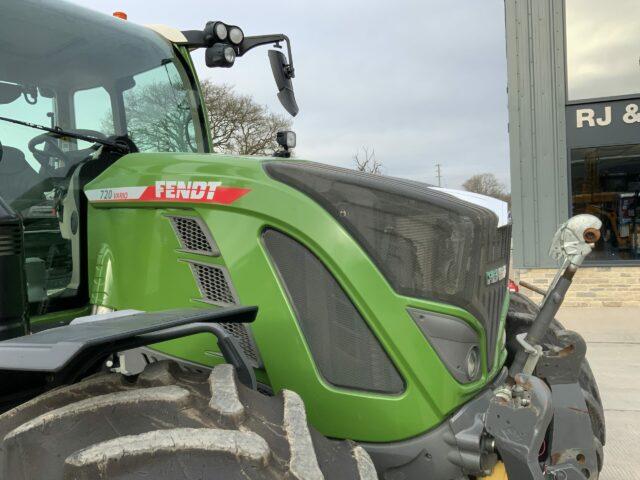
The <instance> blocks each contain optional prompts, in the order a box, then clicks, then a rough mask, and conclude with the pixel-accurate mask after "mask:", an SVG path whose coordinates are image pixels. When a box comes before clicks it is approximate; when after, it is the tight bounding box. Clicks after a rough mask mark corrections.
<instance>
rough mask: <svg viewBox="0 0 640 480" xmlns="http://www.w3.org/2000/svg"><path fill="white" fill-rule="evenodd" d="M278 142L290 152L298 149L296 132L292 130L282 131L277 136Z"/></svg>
mask: <svg viewBox="0 0 640 480" xmlns="http://www.w3.org/2000/svg"><path fill="white" fill-rule="evenodd" d="M276 140H277V141H278V145H280V146H281V147H284V148H285V149H287V150H289V149H290V148H295V147H296V132H292V131H291V130H284V131H280V132H278V133H277V135H276Z"/></svg>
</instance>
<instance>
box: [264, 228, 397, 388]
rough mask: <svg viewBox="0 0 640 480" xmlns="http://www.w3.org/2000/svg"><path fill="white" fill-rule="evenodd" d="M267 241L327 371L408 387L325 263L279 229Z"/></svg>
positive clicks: (346, 383) (370, 384)
mask: <svg viewBox="0 0 640 480" xmlns="http://www.w3.org/2000/svg"><path fill="white" fill-rule="evenodd" d="M263 241H264V244H265V247H266V249H267V251H268V252H269V256H270V257H271V261H272V262H273V265H274V267H275V268H276V270H277V271H278V273H279V275H280V279H281V281H282V284H283V287H284V289H285V290H286V292H287V294H288V297H289V303H290V305H291V307H292V308H293V310H294V311H295V315H296V319H297V321H298V324H299V325H300V328H301V330H302V333H303V334H304V337H305V339H306V341H307V344H308V345H309V350H310V351H311V355H312V356H313V359H314V361H315V363H316V365H317V367H318V370H319V371H320V373H321V374H322V376H323V377H324V378H325V379H326V380H327V381H328V382H329V383H331V384H333V385H336V386H340V387H346V388H351V389H357V390H366V391H372V392H382V393H400V392H402V391H403V390H404V382H403V380H402V378H401V377H400V374H399V373H398V372H397V370H396V369H395V367H394V365H393V363H391V360H389V357H388V356H387V354H386V352H385V351H384V349H383V348H382V346H381V345H380V343H379V342H378V339H377V338H376V337H375V336H374V334H373V333H372V332H371V330H370V329H369V327H368V325H367V323H366V322H365V320H364V319H363V318H362V316H361V315H360V313H359V312H358V310H357V309H356V307H355V306H354V305H353V303H352V302H351V300H350V299H349V297H348V296H347V294H346V293H345V292H344V290H343V289H342V288H341V287H340V285H339V284H338V282H337V280H336V279H335V278H334V277H333V275H332V274H331V273H330V272H329V271H328V270H327V268H326V267H325V266H324V265H323V264H322V262H321V261H320V260H319V259H318V258H317V257H316V256H315V255H314V254H313V253H311V252H310V251H309V250H308V249H307V248H306V247H305V246H303V245H302V244H300V243H299V242H297V241H296V240H294V239H293V238H291V237H289V236H287V235H285V234H283V233H280V232H278V231H276V230H266V231H265V232H264V234H263Z"/></svg>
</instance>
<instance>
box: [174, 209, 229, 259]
mask: <svg viewBox="0 0 640 480" xmlns="http://www.w3.org/2000/svg"><path fill="white" fill-rule="evenodd" d="M169 220H171V225H172V226H173V230H174V231H175V232H176V235H177V236H178V239H179V240H180V246H181V247H182V250H183V251H185V252H189V253H197V254H200V255H210V256H212V257H217V256H219V255H220V250H219V249H218V246H217V245H216V243H215V241H214V240H213V237H212V236H211V233H210V232H209V229H208V228H207V226H206V225H205V224H204V222H203V221H202V220H201V219H200V218H198V217H175V216H170V217H169Z"/></svg>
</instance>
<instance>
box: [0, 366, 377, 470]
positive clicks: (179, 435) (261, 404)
mask: <svg viewBox="0 0 640 480" xmlns="http://www.w3.org/2000/svg"><path fill="white" fill-rule="evenodd" d="M0 439H3V441H2V443H1V444H0V478H10V479H13V480H21V479H24V480H27V479H34V478H47V479H50V480H62V479H74V480H76V479H77V480H84V479H86V480H88V479H109V480H116V479H117V480H125V479H126V480H134V479H135V480H142V479H145V480H148V479H155V480H169V479H171V480H187V479H196V478H197V479H203V480H204V479H225V480H236V479H237V480H240V479H242V480H247V479H256V480H258V479H259V480H264V479H273V480H280V479H298V480H321V479H323V478H326V479H329V478H330V479H345V480H346V479H349V480H352V479H362V480H370V479H375V478H377V476H376V473H375V469H374V466H373V464H372V463H371V460H370V458H369V456H368V455H367V453H366V452H365V451H364V449H362V448H361V447H359V446H357V445H355V444H353V443H351V442H348V441H332V440H329V439H327V438H325V437H324V436H322V435H320V434H319V433H318V432H316V431H315V430H314V429H313V428H311V427H309V425H308V424H307V418H306V413H305V408H304V403H303V402H302V399H301V398H300V396H298V395H297V394H296V393H294V392H291V391H288V390H284V391H283V392H282V393H281V394H280V395H277V396H274V397H268V396H266V395H263V394H261V393H258V392H256V391H253V390H250V389H248V388H246V387H245V386H244V385H241V384H239V382H238V381H237V379H236V375H235V371H234V369H233V367H232V366H231V365H219V366H217V367H215V368H214V369H213V371H212V372H211V374H210V375H207V374H200V373H197V372H189V371H185V370H183V369H181V368H180V367H179V365H178V364H176V363H174V362H158V363H155V364H151V365H150V366H148V367H147V369H146V370H145V371H144V372H142V373H141V374H140V375H138V376H136V377H125V376H122V375H120V374H112V373H108V374H99V375H96V376H93V377H90V378H87V379H86V380H83V381H81V382H79V383H77V384H74V385H70V386H65V387H62V388H59V389H56V390H52V391H49V392H47V393H45V394H43V395H41V396H39V397H37V398H35V399H33V400H31V401H30V402H27V403H25V404H23V405H20V406H18V407H16V408H14V409H13V410H10V411H8V412H6V413H4V414H3V415H1V416H0Z"/></svg>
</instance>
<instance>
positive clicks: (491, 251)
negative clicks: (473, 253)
mask: <svg viewBox="0 0 640 480" xmlns="http://www.w3.org/2000/svg"><path fill="white" fill-rule="evenodd" d="M510 253H511V225H505V226H504V227H500V228H498V229H497V230H496V234H495V235H494V236H493V238H492V241H491V242H490V243H489V245H488V246H487V261H486V262H485V265H486V269H487V270H495V269H500V268H504V269H505V270H504V278H502V279H500V280H499V281H497V282H495V283H492V284H487V281H486V276H485V282H484V283H483V284H482V285H481V286H480V293H479V296H480V298H481V301H482V303H481V305H482V307H483V309H484V318H486V319H487V320H486V323H485V329H486V332H487V363H488V365H489V366H490V367H491V366H493V362H494V360H495V358H494V357H495V351H496V342H497V341H498V336H499V333H500V332H499V328H500V315H501V313H502V308H503V306H504V301H505V297H506V295H507V289H508V282H509V259H510ZM485 274H486V271H485Z"/></svg>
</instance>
